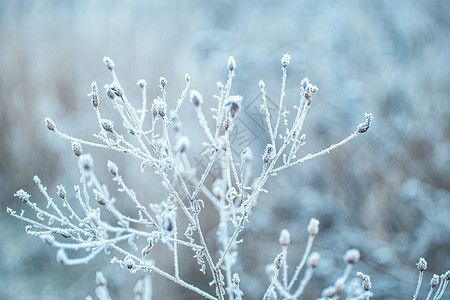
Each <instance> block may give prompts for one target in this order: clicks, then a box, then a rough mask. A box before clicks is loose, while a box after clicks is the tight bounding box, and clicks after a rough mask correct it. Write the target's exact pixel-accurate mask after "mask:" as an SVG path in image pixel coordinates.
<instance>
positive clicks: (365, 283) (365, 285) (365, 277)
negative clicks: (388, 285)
mask: <svg viewBox="0 0 450 300" xmlns="http://www.w3.org/2000/svg"><path fill="white" fill-rule="evenodd" d="M356 275H357V276H359V277H361V279H362V280H363V282H362V288H363V289H364V290H365V291H368V290H370V289H371V288H372V282H371V281H370V276H369V275H366V274H364V273H361V272H358V273H356ZM438 282H439V276H438Z"/></svg>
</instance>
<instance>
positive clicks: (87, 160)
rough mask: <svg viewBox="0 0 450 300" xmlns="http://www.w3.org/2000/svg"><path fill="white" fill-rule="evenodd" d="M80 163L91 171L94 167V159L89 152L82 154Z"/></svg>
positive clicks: (83, 167) (82, 167)
mask: <svg viewBox="0 0 450 300" xmlns="http://www.w3.org/2000/svg"><path fill="white" fill-rule="evenodd" d="M78 164H79V165H80V168H81V169H83V170H85V171H89V170H91V169H92V168H93V167H94V159H93V158H92V156H91V155H90V154H89V153H87V154H81V155H80V158H79V161H78Z"/></svg>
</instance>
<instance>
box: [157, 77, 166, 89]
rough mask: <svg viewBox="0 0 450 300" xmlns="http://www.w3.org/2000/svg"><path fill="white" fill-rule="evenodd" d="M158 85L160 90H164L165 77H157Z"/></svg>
mask: <svg viewBox="0 0 450 300" xmlns="http://www.w3.org/2000/svg"><path fill="white" fill-rule="evenodd" d="M159 84H160V86H161V88H164V87H165V86H166V85H167V79H166V77H159Z"/></svg>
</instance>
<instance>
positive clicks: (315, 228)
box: [307, 218, 320, 236]
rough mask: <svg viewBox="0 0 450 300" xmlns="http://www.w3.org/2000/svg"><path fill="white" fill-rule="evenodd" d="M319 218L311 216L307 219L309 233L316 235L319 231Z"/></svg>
mask: <svg viewBox="0 0 450 300" xmlns="http://www.w3.org/2000/svg"><path fill="white" fill-rule="evenodd" d="M319 224H320V222H319V220H317V219H315V218H311V220H309V224H308V228H307V229H308V233H309V234H310V235H313V236H314V235H316V234H317V233H318V232H319Z"/></svg>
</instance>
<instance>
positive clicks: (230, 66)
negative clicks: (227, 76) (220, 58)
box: [227, 56, 236, 71]
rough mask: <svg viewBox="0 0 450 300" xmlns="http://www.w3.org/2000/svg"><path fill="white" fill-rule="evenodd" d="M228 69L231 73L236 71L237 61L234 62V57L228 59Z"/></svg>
mask: <svg viewBox="0 0 450 300" xmlns="http://www.w3.org/2000/svg"><path fill="white" fill-rule="evenodd" d="M227 67H228V70H230V71H234V69H236V61H235V60H234V57H233V56H230V57H229V58H228V63H227Z"/></svg>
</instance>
